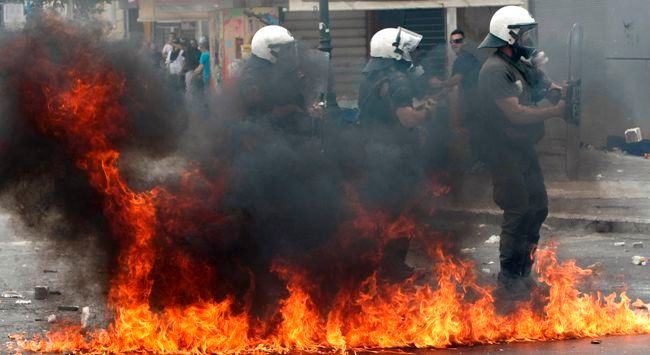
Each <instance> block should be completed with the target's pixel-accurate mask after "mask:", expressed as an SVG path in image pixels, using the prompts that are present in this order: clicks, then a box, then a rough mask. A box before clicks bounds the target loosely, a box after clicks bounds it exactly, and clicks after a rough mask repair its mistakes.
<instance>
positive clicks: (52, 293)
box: [49, 290, 61, 296]
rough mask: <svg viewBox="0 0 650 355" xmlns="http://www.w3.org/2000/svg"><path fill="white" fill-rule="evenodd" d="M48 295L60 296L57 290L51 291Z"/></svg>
mask: <svg viewBox="0 0 650 355" xmlns="http://www.w3.org/2000/svg"><path fill="white" fill-rule="evenodd" d="M49 294H50V295H57V296H61V291H57V290H52V291H50V292H49Z"/></svg>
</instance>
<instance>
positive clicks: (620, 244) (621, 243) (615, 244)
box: [614, 242, 625, 247]
mask: <svg viewBox="0 0 650 355" xmlns="http://www.w3.org/2000/svg"><path fill="white" fill-rule="evenodd" d="M614 246H615V247H624V246H625V242H616V243H614Z"/></svg>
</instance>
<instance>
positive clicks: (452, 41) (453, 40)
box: [449, 38, 465, 44]
mask: <svg viewBox="0 0 650 355" xmlns="http://www.w3.org/2000/svg"><path fill="white" fill-rule="evenodd" d="M463 42H465V39H464V38H459V39H452V40H450V41H449V43H451V44H461V43H463Z"/></svg>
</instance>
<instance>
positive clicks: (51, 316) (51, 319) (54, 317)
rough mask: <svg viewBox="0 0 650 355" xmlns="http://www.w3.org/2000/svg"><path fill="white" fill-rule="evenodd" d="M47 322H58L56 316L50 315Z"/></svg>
mask: <svg viewBox="0 0 650 355" xmlns="http://www.w3.org/2000/svg"><path fill="white" fill-rule="evenodd" d="M47 322H48V323H54V322H56V315H54V314H50V315H49V316H47Z"/></svg>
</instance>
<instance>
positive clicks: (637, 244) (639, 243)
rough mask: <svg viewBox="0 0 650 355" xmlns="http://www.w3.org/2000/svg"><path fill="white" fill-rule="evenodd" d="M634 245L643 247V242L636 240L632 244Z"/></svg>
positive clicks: (634, 246)
mask: <svg viewBox="0 0 650 355" xmlns="http://www.w3.org/2000/svg"><path fill="white" fill-rule="evenodd" d="M632 247H633V248H643V242H634V244H632Z"/></svg>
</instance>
